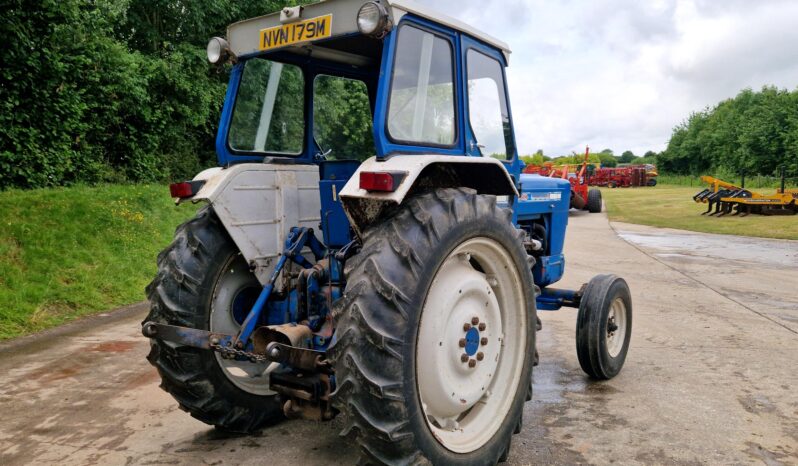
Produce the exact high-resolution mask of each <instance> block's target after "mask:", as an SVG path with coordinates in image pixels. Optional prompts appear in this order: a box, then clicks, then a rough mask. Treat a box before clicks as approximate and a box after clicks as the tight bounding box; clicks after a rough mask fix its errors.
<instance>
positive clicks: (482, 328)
mask: <svg viewBox="0 0 798 466" xmlns="http://www.w3.org/2000/svg"><path fill="white" fill-rule="evenodd" d="M483 330H485V322H480V324H479V331H480V332H481V331H483Z"/></svg>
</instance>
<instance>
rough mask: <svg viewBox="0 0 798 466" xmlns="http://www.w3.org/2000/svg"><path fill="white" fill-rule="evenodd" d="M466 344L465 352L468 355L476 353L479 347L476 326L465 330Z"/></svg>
mask: <svg viewBox="0 0 798 466" xmlns="http://www.w3.org/2000/svg"><path fill="white" fill-rule="evenodd" d="M465 340H466V345H465V352H466V354H467V355H469V356H473V355H475V354H476V353H477V350H478V349H479V330H477V329H476V327H471V328H470V329H468V331H467V332H466V336H465Z"/></svg>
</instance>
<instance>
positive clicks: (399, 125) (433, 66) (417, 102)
mask: <svg viewBox="0 0 798 466" xmlns="http://www.w3.org/2000/svg"><path fill="white" fill-rule="evenodd" d="M395 60H396V61H395V63H394V67H393V80H392V81H391V96H390V102H389V104H388V105H389V106H388V134H389V135H390V136H391V138H393V139H395V140H398V141H404V142H413V143H427V144H436V145H444V146H449V145H452V144H454V142H455V139H456V136H457V135H456V130H455V128H456V119H455V106H454V66H453V52H452V45H451V43H450V42H449V41H448V40H446V39H443V38H441V37H439V36H436V35H434V34H432V33H430V32H427V31H422V30H421V29H418V28H415V27H413V26H408V25H404V26H401V27H400V29H399V38H398V39H397V51H396V59H395Z"/></svg>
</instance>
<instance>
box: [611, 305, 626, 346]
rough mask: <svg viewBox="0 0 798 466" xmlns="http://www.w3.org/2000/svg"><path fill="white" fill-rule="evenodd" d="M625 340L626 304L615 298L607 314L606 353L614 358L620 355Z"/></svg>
mask: <svg viewBox="0 0 798 466" xmlns="http://www.w3.org/2000/svg"><path fill="white" fill-rule="evenodd" d="M625 340H626V304H624V302H623V299H621V298H620V297H619V298H615V300H614V301H613V302H612V304H611V305H610V311H609V312H608V313H607V353H609V355H610V357H612V358H615V357H617V356H618V355H619V354H620V353H621V349H623V343H624V341H625Z"/></svg>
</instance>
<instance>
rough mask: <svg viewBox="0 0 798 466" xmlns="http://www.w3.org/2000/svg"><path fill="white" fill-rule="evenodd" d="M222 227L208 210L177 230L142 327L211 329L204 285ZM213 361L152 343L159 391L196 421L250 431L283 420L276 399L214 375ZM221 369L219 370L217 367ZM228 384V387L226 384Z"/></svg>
mask: <svg viewBox="0 0 798 466" xmlns="http://www.w3.org/2000/svg"><path fill="white" fill-rule="evenodd" d="M231 243H232V240H230V239H229V237H228V236H227V233H226V232H225V230H224V228H223V226H222V225H221V223H220V222H219V220H218V219H217V217H216V215H215V214H214V213H213V211H212V210H211V209H210V207H204V208H202V209H200V210H199V211H198V212H197V214H196V216H194V217H193V218H191V219H189V220H188V221H186V222H185V223H183V224H181V225H180V226H178V227H177V228H176V230H175V237H174V240H173V241H172V243H171V244H170V245H169V246H168V247H167V248H166V249H164V250H163V251H161V253H160V254H158V261H157V262H158V272H157V275H156V277H155V278H154V279H153V280H152V282H151V283H150V284H149V285H147V287H146V289H145V291H146V293H147V298H148V299H149V301H150V312H149V314H148V315H147V317H146V319H144V322H142V325H143V324H145V323H147V322H158V323H164V324H169V325H179V326H185V327H192V328H200V329H206V328H207V325H208V323H207V321H206V317H205V316H204V315H202V313H201V312H199V311H198V309H200V308H201V307H202V306H203V302H204V299H205V298H207V296H205V295H204V294H205V293H207V291H205V290H204V286H203V284H205V283H206V282H207V281H208V280H209V279H212V278H213V277H208V276H207V275H208V271H210V270H213V269H214V267H212V266H211V267H209V265H212V264H214V263H215V262H217V261H218V260H219V259H218V256H217V255H214V253H216V252H218V251H219V250H220V249H222V248H225V247H229V245H230V244H231ZM213 358H215V356H214V355H213V353H211V352H210V351H207V350H201V349H197V348H192V347H187V346H180V345H175V344H173V343H167V342H164V341H161V340H159V339H157V338H155V339H151V346H150V352H149V354H148V355H147V360H148V361H149V362H150V363H151V364H152V365H153V366H155V368H156V369H157V370H158V373H159V375H160V376H161V384H160V387H161V388H162V389H163V390H164V391H166V392H167V393H169V394H170V395H172V397H174V398H175V400H177V402H178V405H179V406H180V409H182V410H184V411H186V412H188V413H189V414H190V415H191V416H192V417H194V418H196V419H198V420H200V421H202V422H204V423H206V424H210V425H214V426H216V427H219V428H221V429H224V430H228V431H231V432H252V431H255V430H258V429H259V428H261V427H263V426H265V425H267V424H269V423H272V422H274V421H276V420H278V419H281V418H282V410H281V408H280V406H279V403H278V400H277V398H276V397H273V396H272V397H256V396H255V395H251V394H248V393H246V392H243V391H241V390H239V389H237V388H236V387H234V386H233V385H232V383H230V382H229V381H226V380H223V379H222V378H223V377H224V376H223V375H222V374H220V373H217V374H215V375H214V374H213V373H212V372H213V369H214V367H211V366H212V364H213V361H211V359H213ZM217 370H218V371H220V370H219V369H217ZM225 382H226V384H225Z"/></svg>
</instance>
